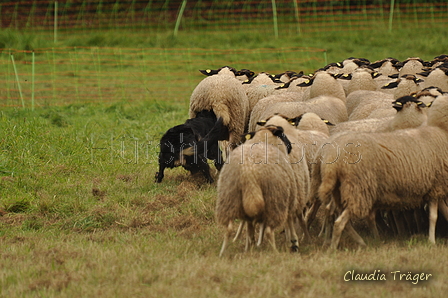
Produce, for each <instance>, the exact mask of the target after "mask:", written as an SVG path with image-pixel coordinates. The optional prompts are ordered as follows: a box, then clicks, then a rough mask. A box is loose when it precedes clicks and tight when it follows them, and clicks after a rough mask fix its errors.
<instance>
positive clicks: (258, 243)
mask: <svg viewBox="0 0 448 298" xmlns="http://www.w3.org/2000/svg"><path fill="white" fill-rule="evenodd" d="M265 227H266V226H265V224H264V222H262V223H261V224H260V232H259V234H258V242H257V246H260V245H261V243H262V242H263V237H264V232H265V231H264V230H265Z"/></svg>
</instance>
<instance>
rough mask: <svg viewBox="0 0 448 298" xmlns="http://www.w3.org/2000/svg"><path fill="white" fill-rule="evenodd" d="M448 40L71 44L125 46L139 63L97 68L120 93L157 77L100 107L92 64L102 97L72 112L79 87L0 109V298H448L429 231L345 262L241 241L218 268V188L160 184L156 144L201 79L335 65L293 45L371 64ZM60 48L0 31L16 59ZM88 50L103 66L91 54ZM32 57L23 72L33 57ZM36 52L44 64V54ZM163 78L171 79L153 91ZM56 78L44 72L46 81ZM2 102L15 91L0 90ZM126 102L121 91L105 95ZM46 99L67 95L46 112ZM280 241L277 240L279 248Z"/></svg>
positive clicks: (178, 175)
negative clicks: (366, 276)
mask: <svg viewBox="0 0 448 298" xmlns="http://www.w3.org/2000/svg"><path fill="white" fill-rule="evenodd" d="M266 30H268V29H266ZM447 30H448V29H446V28H432V29H431V28H426V29H425V28H422V29H420V30H417V29H416V28H411V29H406V28H402V29H400V30H398V29H397V30H396V31H393V32H392V33H391V34H389V33H388V32H387V30H379V31H375V30H373V31H372V32H369V33H368V34H367V32H352V31H348V32H326V33H315V34H311V33H308V34H305V35H303V36H297V35H295V34H293V32H292V31H285V32H284V34H282V33H280V38H279V39H278V40H274V39H273V38H272V37H270V36H266V34H265V33H264V32H262V31H246V32H245V31H241V32H235V33H234V34H225V32H214V33H212V32H210V31H204V32H201V31H189V32H183V31H179V35H178V38H174V37H173V36H171V33H170V32H166V33H159V34H154V33H148V34H143V32H134V33H133V32H126V31H110V32H103V31H98V32H91V33H90V34H89V35H88V36H87V35H83V34H82V32H81V33H80V34H73V33H72V34H70V35H68V34H67V35H64V34H63V33H62V34H60V41H59V44H58V45H57V46H58V47H74V46H76V47H79V48H81V47H83V46H86V47H91V46H95V47H100V48H102V47H104V48H106V47H113V49H112V50H111V52H112V53H113V52H114V51H115V53H119V50H120V49H121V50H122V51H123V53H126V55H129V56H126V59H122V60H123V61H125V62H124V63H122V64H120V58H119V55H118V54H117V58H114V59H115V60H114V62H113V63H110V64H108V63H106V60H107V59H105V58H104V59H105V60H104V61H103V60H101V63H100V67H101V72H99V73H103V72H104V73H107V72H111V70H112V69H114V71H116V73H117V75H116V80H117V81H118V82H120V81H121V80H125V81H124V82H125V84H124V85H126V84H129V82H130V81H131V80H130V81H129V82H128V81H126V80H127V77H129V76H133V75H134V74H135V73H140V74H143V73H145V69H143V70H142V64H141V62H142V61H143V62H144V63H146V67H147V68H146V72H148V71H151V72H152V73H151V75H150V76H148V77H146V78H145V80H146V82H145V83H144V84H142V83H141V82H139V83H135V84H136V85H139V86H140V89H141V93H138V94H137V93H135V94H134V93H131V92H128V91H127V89H125V91H126V92H123V90H122V89H121V87H120V86H121V85H119V84H118V85H117V86H118V87H116V86H114V85H113V84H111V85H108V84H109V82H107V81H106V80H104V81H101V82H100V84H101V85H100V86H101V88H103V89H101V91H102V95H103V99H102V100H101V99H98V98H97V97H93V94H95V96H97V93H98V83H97V82H98V73H96V72H94V71H95V69H98V65H95V64H94V61H92V63H91V65H88V64H89V63H88V62H86V63H85V65H84V66H85V67H86V69H85V71H89V75H90V74H92V73H93V74H95V75H94V76H93V77H92V78H89V80H90V81H91V82H93V83H92V86H91V87H90V89H86V90H87V91H86V92H91V93H92V98H95V99H96V100H91V99H90V100H87V101H86V102H83V101H82V100H79V101H77V100H76V98H75V99H74V100H73V102H67V101H64V100H63V99H64V98H66V97H68V94H69V93H75V91H74V90H75V89H71V91H67V90H65V89H64V88H62V87H60V86H58V87H57V88H56V87H53V86H52V85H51V84H50V85H49V86H47V87H46V88H44V87H42V89H45V90H46V91H45V92H47V93H48V94H49V95H48V94H45V93H39V94H38V95H39V96H37V97H36V101H37V103H38V105H37V106H36V109H35V110H34V111H31V109H30V104H29V98H30V93H29V92H30V91H29V89H27V88H24V90H25V92H24V94H25V98H26V106H27V108H25V109H24V108H21V107H20V102H18V101H15V100H16V99H17V98H16V97H15V98H16V99H8V100H6V101H3V102H0V104H2V105H3V106H4V107H2V109H1V111H0V214H1V216H0V267H1V270H0V297H75V296H77V297H94V296H100V297H123V296H130V297H162V296H166V297H179V296H184V297H241V296H249V297H290V296H310V297H323V296H330V297H341V296H353V297H359V296H371V297H392V296H394V297H395V296H397V297H405V296H406V297H424V296H426V297H428V296H431V297H443V296H445V295H444V294H445V293H446V290H447V289H448V286H447V284H446V282H445V281H446V278H447V277H448V269H447V268H446V266H445V264H447V262H448V260H447V254H446V245H447V241H446V239H443V238H439V239H438V244H437V245H435V246H431V245H428V243H427V240H426V236H424V235H417V236H413V237H408V238H400V239H391V238H389V239H383V241H374V240H373V239H371V238H370V236H369V235H368V234H365V235H364V236H365V237H366V240H367V242H368V243H369V247H368V248H366V249H358V248H357V247H356V245H354V244H353V243H352V242H351V241H349V240H343V241H342V249H341V250H339V251H338V252H327V251H326V249H324V248H322V246H321V240H320V239H318V238H315V239H314V240H313V241H312V242H311V243H307V244H303V245H301V247H300V253H299V254H297V255H292V254H289V253H285V252H282V253H280V254H274V253H272V252H271V251H270V249H269V247H266V246H263V247H262V248H260V249H257V250H255V251H254V252H252V253H249V254H244V253H242V251H243V247H244V244H243V243H242V241H240V242H238V243H235V244H232V245H231V246H230V247H229V249H228V251H227V256H226V257H224V258H222V259H219V258H218V252H219V248H220V245H221V241H222V235H223V230H222V229H221V228H220V227H218V226H217V225H216V224H215V222H214V202H215V197H216V184H213V185H207V184H204V180H203V179H202V177H191V176H190V175H189V174H187V173H186V172H185V171H184V170H183V169H180V168H177V169H174V170H169V169H168V170H167V171H166V176H165V178H164V181H163V183H161V184H155V183H154V174H155V172H156V171H157V150H158V149H157V142H158V140H159V139H160V137H161V135H162V134H163V133H164V132H165V131H166V130H167V129H168V128H170V127H172V126H174V125H177V124H180V123H182V122H184V121H185V119H186V118H187V115H188V113H187V109H188V99H189V95H190V94H191V91H192V90H193V88H194V87H195V86H196V84H197V83H198V82H199V81H200V80H201V79H202V76H201V75H200V73H199V72H198V71H197V70H198V69H203V68H213V67H220V66H223V65H226V64H229V65H231V66H235V67H237V68H243V67H245V66H246V65H250V67H249V68H251V69H253V70H254V71H257V72H259V71H268V72H276V71H281V70H287V69H289V67H290V66H293V67H294V69H292V70H296V71H300V70H307V71H312V70H314V69H317V68H319V67H322V66H324V61H323V58H322V56H321V55H322V53H321V52H311V53H298V54H297V55H298V56H297V57H298V58H296V59H294V58H295V57H294V53H292V54H291V53H288V54H287V55H286V56H284V57H282V55H281V48H292V47H311V48H318V49H325V50H326V51H327V54H328V60H329V61H328V62H333V61H340V60H342V59H345V58H347V57H350V56H355V57H365V58H368V59H370V60H372V61H373V60H377V59H382V58H386V57H389V56H392V57H395V58H398V59H401V60H402V59H406V58H407V57H411V56H419V57H421V58H422V59H425V60H430V59H432V58H433V57H434V56H436V55H439V54H444V51H445V49H447V48H448V44H447V43H448V41H447V39H446V38H444V37H445V36H446V34H447ZM281 32H282V31H281ZM50 40H51V36H49V35H48V34H45V33H42V34H34V35H33V34H31V33H27V32H13V31H9V32H5V31H2V32H1V34H0V42H1V43H3V44H5V45H7V46H5V47H6V48H12V49H17V50H29V49H42V48H51V47H52V46H54V45H52V43H51V41H50ZM139 47H143V48H145V49H147V53H150V51H151V49H153V48H158V49H166V51H167V52H166V53H170V54H171V55H172V57H170V59H169V60H166V59H167V57H168V56H166V55H165V56H164V55H161V57H160V60H159V61H157V60H149V59H148V58H145V55H144V54H142V55H141V56H139V55H140V53H139V54H136V53H135V52H134V50H135V49H138V48H139ZM176 49H204V51H205V53H206V54H203V55H201V54H200V53H196V52H194V53H195V55H192V54H190V55H188V54H186V53H185V50H184V51H182V50H176ZM233 49H235V52H232V50H233ZM260 49H272V51H263V50H260ZM279 49H280V50H279ZM219 50H229V51H228V52H226V54H222V53H221V52H219ZM86 51H87V52H89V55H94V54H91V49H90V48H89V49H87V50H86ZM139 51H141V50H139ZM159 51H160V50H159ZM190 51H191V52H190V53H193V50H190ZM257 51H258V52H257ZM187 52H188V51H187ZM213 52H215V53H216V54H214V55H213V54H212V53H213ZM251 53H252V54H251ZM4 54H5V55H6V53H4ZM27 55H29V54H23V56H22V57H18V61H27V59H28V58H29V57H27ZM39 55H40V57H39V58H41V59H44V58H45V59H47V58H48V57H47V54H46V53H40V54H39ZM58 55H59V54H57V55H56V60H57V59H60V61H65V62H67V61H70V59H71V58H72V59H73V52H71V50H70V51H67V52H65V53H63V54H61V55H60V56H58ZM86 55H87V54H86ZM123 55H124V54H123ZM2 57H3V56H2ZM93 57H95V56H93ZM148 57H151V58H155V57H157V55H155V53H153V54H152V55H148ZM285 57H286V58H285ZM50 58H51V59H53V58H52V57H50ZM102 59H103V58H102ZM6 60H8V57H7V55H6ZM281 61H283V62H281ZM150 62H153V63H154V65H152V64H151V63H150ZM186 62H188V63H186ZM227 62H228V63H227ZM294 62H295V63H296V64H294ZM160 63H162V64H160ZM24 65H25V64H24ZM24 65H21V66H20V67H25V66H24ZM56 65H57V67H58V69H57V70H56V72H57V74H59V73H68V72H70V71H72V72H73V71H74V70H73V69H71V68H73V66H72V65H70V64H67V63H62V64H56ZM120 65H121V67H122V68H120ZM45 67H46V68H43V69H42V72H44V73H49V74H50V75H49V77H48V81H49V82H51V80H53V78H52V74H51V73H52V69H53V65H52V64H51V63H48V65H46V66H45ZM59 67H60V68H61V69H59ZM95 67H96V68H95ZM75 70H76V69H75ZM81 70H82V69H81V67H80V68H79V69H78V71H79V72H78V73H76V72H75V75H72V76H65V77H64V78H63V79H60V78H59V76H57V78H56V77H54V79H57V80H58V82H63V81H68V83H67V86H68V87H70V88H74V86H77V85H76V81H77V80H79V81H80V82H82V81H81V80H82V79H84V75H83V74H82V72H81ZM1 71H5V70H4V69H3V70H0V72H1ZM23 71H25V70H23ZM26 71H27V70H26ZM10 72H11V70H10ZM10 72H9V74H10ZM179 74H181V75H180V76H182V79H179ZM53 76H54V75H53ZM160 76H162V77H163V79H158V80H156V78H157V77H160ZM169 78H171V79H169ZM70 79H73V80H70ZM100 79H102V78H100ZM46 80H47V78H45V77H42V84H44V83H45V81H46ZM135 80H136V81H137V79H135ZM145 80H143V81H145ZM95 82H96V83H95ZM47 83H48V82H47ZM2 84H3V83H2ZM11 84H12V83H11ZM24 84H25V83H24ZM48 84H49V83H48ZM95 84H97V85H95ZM176 84H180V87H179V86H176ZM81 85H82V84H80V85H78V86H79V87H80V86H81ZM68 87H67V88H68ZM9 88H10V90H12V89H13V88H12V87H9ZM79 90H81V89H79ZM5 92H6V91H5V88H4V89H3V90H2V91H0V94H5ZM11 92H12V91H11ZM41 92H44V91H41ZM116 93H118V94H119V96H116V97H112V98H111V99H108V98H106V97H108V96H109V95H113V94H116ZM143 94H144V95H143ZM46 96H48V97H53V96H54V97H55V98H56V99H55V100H50V99H46V100H47V101H45V99H43V98H46ZM58 99H59V100H58ZM45 103H46V104H45ZM5 106H6V107H5ZM283 238H284V237H283V235H278V243H279V245H280V244H282V243H283ZM352 269H355V270H357V271H358V270H359V271H362V272H369V273H370V272H373V271H374V270H381V272H390V271H395V270H400V271H403V272H406V273H407V272H408V271H411V272H413V273H418V272H426V273H431V274H433V278H432V279H430V280H429V281H427V282H422V283H419V284H418V285H412V284H411V283H410V282H406V281H393V280H392V277H391V276H390V274H389V275H388V280H387V281H386V282H383V283H381V282H344V281H343V276H344V274H345V273H346V272H347V271H348V270H352Z"/></svg>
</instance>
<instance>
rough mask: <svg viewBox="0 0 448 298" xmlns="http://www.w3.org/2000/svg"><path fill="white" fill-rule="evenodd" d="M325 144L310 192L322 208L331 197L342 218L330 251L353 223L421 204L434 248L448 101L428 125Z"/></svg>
mask: <svg viewBox="0 0 448 298" xmlns="http://www.w3.org/2000/svg"><path fill="white" fill-rule="evenodd" d="M329 144H331V145H332V146H324V147H321V149H320V150H319V151H318V153H317V155H318V156H319V159H320V163H318V164H316V165H315V166H313V169H312V183H311V185H312V187H311V192H312V196H314V195H316V191H317V195H318V197H319V198H320V199H321V200H322V201H323V202H325V203H328V202H329V199H330V197H332V198H333V201H332V202H334V203H335V205H336V207H337V209H338V210H339V212H340V213H339V214H340V215H339V216H338V218H337V219H336V221H335V223H334V227H333V236H332V240H331V248H333V249H336V248H337V247H338V244H339V240H340V237H341V233H342V231H343V230H344V227H345V226H346V224H347V223H348V222H349V220H350V219H352V218H360V219H362V218H370V222H371V223H372V222H374V220H373V218H374V216H375V210H376V209H391V208H415V207H417V206H420V205H421V204H422V203H424V202H428V203H429V220H430V227H429V241H430V242H431V243H435V224H436V220H437V207H438V202H439V201H440V200H443V199H445V198H446V196H447V195H448V184H447V183H446V179H447V178H448V152H447V151H446V147H447V145H448V96H439V97H438V98H437V99H436V100H435V101H434V103H433V105H432V107H431V109H429V111H428V121H427V125H422V126H420V127H418V128H412V129H403V130H397V131H393V132H388V133H342V134H338V135H335V136H334V137H333V138H331V139H330V140H329ZM341 148H342V149H343V151H344V153H345V154H344V156H341V151H340V149H341ZM316 185H318V187H316ZM373 228H375V229H376V227H373ZM351 234H352V235H351V236H354V234H353V233H351ZM376 234H377V231H376ZM357 236H358V237H356V240H357V241H358V242H359V243H364V242H363V241H361V240H362V238H360V237H359V235H357Z"/></svg>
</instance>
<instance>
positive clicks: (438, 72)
mask: <svg viewBox="0 0 448 298" xmlns="http://www.w3.org/2000/svg"><path fill="white" fill-rule="evenodd" d="M444 66H446V67H444ZM418 75H421V76H423V77H425V82H424V83H423V84H422V87H423V88H426V87H432V86H434V87H438V88H440V89H442V90H443V91H448V64H447V63H445V64H443V65H441V66H439V67H436V68H434V69H431V70H429V71H425V72H420V73H418Z"/></svg>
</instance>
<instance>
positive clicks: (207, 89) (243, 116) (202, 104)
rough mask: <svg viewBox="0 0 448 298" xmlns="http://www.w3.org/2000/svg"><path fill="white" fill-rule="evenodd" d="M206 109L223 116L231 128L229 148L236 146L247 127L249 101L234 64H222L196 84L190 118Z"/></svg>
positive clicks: (191, 101)
mask: <svg viewBox="0 0 448 298" xmlns="http://www.w3.org/2000/svg"><path fill="white" fill-rule="evenodd" d="M211 72H213V71H209V73H211ZM213 73H214V72H213ZM203 110H208V111H213V112H214V113H215V114H216V116H217V117H221V118H222V119H223V123H224V125H225V126H226V127H227V128H228V131H229V139H228V141H229V149H230V150H232V149H233V148H235V147H236V145H237V143H238V141H239V139H240V135H242V134H243V133H244V131H245V129H246V128H247V123H248V117H249V101H248V98H247V95H246V93H245V92H244V88H243V86H242V84H241V81H239V80H238V79H236V78H235V73H234V72H233V71H232V69H231V68H229V67H223V68H221V69H220V70H219V71H218V72H217V74H215V75H211V76H208V77H206V78H205V79H203V80H202V81H201V82H199V84H198V85H197V86H196V87H195V89H194V90H193V93H192V94H191V96H190V107H189V115H190V118H194V117H196V114H197V113H198V112H200V111H203Z"/></svg>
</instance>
